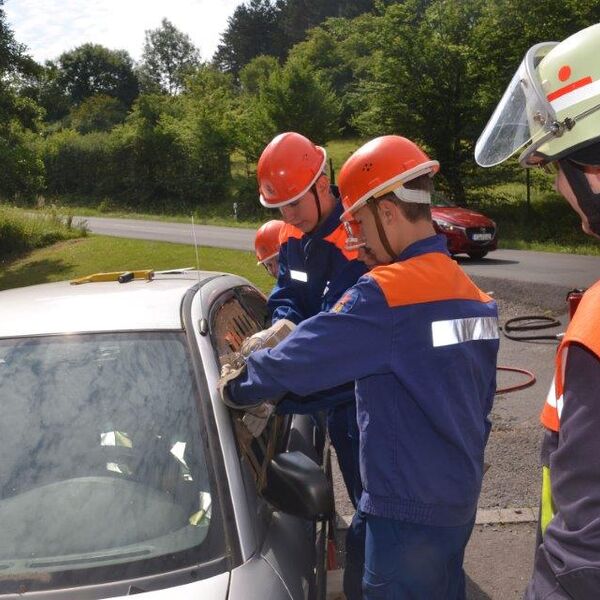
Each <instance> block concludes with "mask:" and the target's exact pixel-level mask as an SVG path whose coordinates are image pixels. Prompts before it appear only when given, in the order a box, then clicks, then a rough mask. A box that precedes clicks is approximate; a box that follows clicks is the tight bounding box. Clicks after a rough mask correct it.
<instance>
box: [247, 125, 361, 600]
mask: <svg viewBox="0 0 600 600" xmlns="http://www.w3.org/2000/svg"><path fill="white" fill-rule="evenodd" d="M326 162H327V155H326V152H325V150H324V149H323V148H321V147H319V146H316V145H315V144H313V143H312V142H311V141H310V140H309V139H307V138H306V137H304V136H302V135H300V134H298V133H294V132H287V133H282V134H280V135H278V136H276V137H275V138H274V139H273V140H272V141H271V142H270V143H269V144H268V145H267V147H266V148H265V149H264V151H263V153H262V155H261V157H260V159H259V161H258V167H257V178H258V185H259V191H260V202H261V204H262V205H263V206H265V207H268V208H278V209H279V211H280V213H281V217H282V219H283V221H284V222H285V225H284V226H283V227H282V228H281V230H280V232H279V243H280V248H279V256H278V257H279V272H278V276H277V283H276V285H275V287H274V288H273V291H272V292H271V294H270V296H269V300H268V305H269V309H270V311H271V314H272V320H273V323H276V322H277V321H280V320H282V319H286V320H288V321H291V322H293V323H295V324H298V323H301V322H302V321H304V320H305V319H308V318H309V317H312V316H314V315H316V314H318V313H319V312H320V311H324V310H325V311H326V310H329V309H330V308H331V307H332V306H333V305H334V304H335V303H336V302H337V300H339V298H340V296H341V295H342V294H343V293H344V292H345V291H346V290H347V289H348V288H349V287H351V286H352V285H354V284H355V283H356V281H357V280H358V279H359V277H361V276H362V275H363V274H364V273H365V272H366V267H365V266H364V264H363V263H362V262H360V261H359V260H358V256H357V252H356V250H349V249H348V248H347V247H346V246H347V235H346V231H345V229H344V227H343V226H342V224H341V223H340V215H341V214H342V205H341V202H340V200H339V197H338V194H337V189H336V188H334V187H332V186H330V185H329V179H328V178H327V176H326V175H325V166H326ZM340 383H342V384H343V383H346V385H345V386H341V387H340V388H338V389H336V390H335V393H334V392H333V391H331V392H330V393H325V394H322V395H321V396H320V397H318V398H316V397H313V398H311V399H310V400H311V402H297V401H294V400H292V399H291V398H290V397H288V398H287V399H286V400H285V401H284V402H282V403H281V405H280V406H279V408H278V410H279V412H285V413H292V412H295V413H306V412H312V413H314V412H317V411H319V410H323V409H326V410H327V429H328V432H329V437H330V439H331V442H332V444H333V447H334V448H335V451H336V455H337V459H338V464H339V466H340V470H341V472H342V476H343V478H344V483H345V484H346V489H347V490H348V495H349V497H350V500H351V501H352V504H353V505H354V507H355V508H356V506H357V503H358V501H359V499H360V496H361V493H362V486H361V481H360V471H359V457H358V427H357V424H356V399H355V396H354V382H353V378H352V377H350V378H349V379H348V380H346V382H340ZM346 546H347V548H348V553H347V556H348V562H349V564H350V565H351V566H352V568H351V569H350V570H349V575H351V574H356V573H358V577H354V578H353V579H352V578H349V579H348V580H347V581H346V582H345V585H344V587H345V592H346V596H347V598H348V599H349V600H360V598H361V597H362V594H361V590H360V573H361V572H362V562H363V552H364V536H363V535H362V534H361V530H360V522H359V521H358V520H356V521H355V522H354V524H353V525H352V527H351V528H350V530H349V532H348V535H347V539H346Z"/></svg>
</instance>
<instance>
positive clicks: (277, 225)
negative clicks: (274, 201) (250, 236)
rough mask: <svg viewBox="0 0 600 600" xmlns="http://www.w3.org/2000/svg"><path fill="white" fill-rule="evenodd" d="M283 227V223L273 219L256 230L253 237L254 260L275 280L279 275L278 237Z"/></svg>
mask: <svg viewBox="0 0 600 600" xmlns="http://www.w3.org/2000/svg"><path fill="white" fill-rule="evenodd" d="M283 227H285V223H284V222H283V221H277V220H275V219H273V220H271V221H267V222H266V223H264V224H263V225H261V226H260V227H259V228H258V231H257V232H256V236H255V237H254V251H255V252H256V260H257V261H258V264H259V265H262V266H263V267H264V268H265V269H266V270H267V273H268V274H269V275H271V277H274V278H275V279H277V274H278V273H279V246H280V244H279V235H280V233H281V230H282V228H283Z"/></svg>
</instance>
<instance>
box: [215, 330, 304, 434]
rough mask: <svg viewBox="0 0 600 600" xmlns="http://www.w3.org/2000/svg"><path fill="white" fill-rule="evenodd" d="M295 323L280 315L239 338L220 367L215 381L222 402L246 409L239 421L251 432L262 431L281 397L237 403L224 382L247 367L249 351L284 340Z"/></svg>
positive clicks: (236, 375) (275, 344)
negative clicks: (235, 349) (272, 323)
mask: <svg viewBox="0 0 600 600" xmlns="http://www.w3.org/2000/svg"><path fill="white" fill-rule="evenodd" d="M295 327H296V325H295V324H294V323H292V322H291V321H288V320H287V319H281V320H280V321H277V323H275V324H274V325H271V327H269V328H268V329H264V330H262V331H259V332H258V333H255V334H254V335H251V336H250V337H249V338H247V339H246V340H244V341H243V342H242V345H241V346H240V351H239V352H234V353H233V354H232V355H231V356H230V357H228V360H227V362H225V363H223V366H222V367H221V378H220V379H219V382H218V384H217V388H218V390H219V394H220V396H221V399H222V400H223V403H224V404H225V405H226V406H229V407H230V408H234V409H236V410H243V411H245V413H246V414H245V415H244V416H243V418H242V423H243V424H244V425H245V427H246V429H248V431H249V432H250V433H251V434H252V435H253V436H254V437H258V436H260V434H261V433H262V432H263V431H264V429H265V427H266V426H267V423H268V421H269V418H270V417H271V414H272V413H273V412H274V410H275V404H277V402H278V401H279V400H280V399H281V398H273V399H270V400H267V401H261V402H259V403H258V404H254V405H252V406H248V405H240V404H236V403H235V402H234V401H233V400H232V399H231V398H230V397H229V393H228V390H227V386H228V384H229V382H230V381H232V380H234V379H236V378H238V377H239V376H240V375H241V374H242V373H243V372H244V370H245V368H246V359H247V358H248V356H250V354H252V353H253V352H256V351H257V350H262V349H263V348H274V347H275V346H277V344H279V342H281V341H282V340H284V339H285V338H286V337H287V336H288V335H289V334H290V333H291V332H292V331H293V330H294V328H295Z"/></svg>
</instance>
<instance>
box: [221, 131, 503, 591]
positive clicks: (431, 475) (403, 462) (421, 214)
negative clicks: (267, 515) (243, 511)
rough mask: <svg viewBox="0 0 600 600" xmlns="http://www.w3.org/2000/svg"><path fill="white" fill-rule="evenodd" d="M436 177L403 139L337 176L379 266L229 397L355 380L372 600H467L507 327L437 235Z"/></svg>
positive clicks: (261, 360)
mask: <svg viewBox="0 0 600 600" xmlns="http://www.w3.org/2000/svg"><path fill="white" fill-rule="evenodd" d="M438 168H439V165H438V163H437V162H436V161H432V160H429V158H428V157H427V156H426V155H425V154H424V153H423V152H422V151H421V150H420V149H419V148H418V147H417V146H416V145H415V144H413V143H412V142H411V141H409V140H407V139H405V138H402V137H399V136H384V137H382V138H377V139H375V140H372V141H371V142H369V143H368V144H365V145H364V146H363V147H362V148H360V149H359V150H357V152H356V153H355V154H354V155H352V156H351V157H350V159H349V160H348V161H347V162H346V163H345V165H344V166H343V168H342V170H341V172H340V178H339V183H340V191H341V195H342V202H343V205H344V208H345V209H346V210H345V212H344V214H343V215H342V219H343V221H344V222H345V224H346V226H347V228H348V232H349V235H350V236H351V238H354V240H353V241H354V243H355V245H358V244H361V243H362V244H363V252H364V253H365V254H366V255H369V256H371V257H372V261H371V262H372V263H373V264H375V263H377V264H378V265H379V266H376V267H374V268H373V269H372V270H371V271H370V272H369V273H368V274H367V275H365V276H364V277H362V278H361V279H360V280H359V281H358V283H357V284H356V285H354V286H353V287H352V288H350V289H349V290H348V291H347V292H345V293H344V294H343V295H342V297H341V298H340V300H339V301H338V302H337V303H336V304H335V305H334V306H333V308H332V309H331V310H330V311H329V312H323V313H320V314H318V315H316V316H315V317H312V318H310V319H308V320H306V321H303V322H302V323H301V324H300V325H299V326H298V327H297V328H296V329H295V330H294V331H293V332H292V334H290V335H289V336H288V337H287V338H286V339H284V340H283V341H282V342H281V343H280V344H278V345H277V346H276V347H275V348H272V349H269V350H266V349H265V350H260V351H258V352H256V353H254V354H251V355H250V356H249V357H248V359H247V362H246V365H245V369H242V370H241V372H240V373H239V375H238V377H237V378H235V379H232V380H230V381H229V384H228V385H227V386H225V387H224V388H222V393H223V397H224V400H225V401H226V402H227V403H233V404H234V405H238V406H239V405H246V406H250V405H253V404H256V403H257V402H258V401H261V400H263V399H265V398H275V397H278V396H281V394H282V393H285V392H287V391H291V392H294V393H296V394H299V395H304V396H306V395H308V394H312V393H314V392H316V391H318V390H320V389H323V388H330V387H333V386H336V385H339V384H340V383H342V382H344V381H347V380H348V379H351V378H354V379H355V380H356V398H357V410H358V426H359V430H360V469H361V476H362V483H363V488H364V490H363V494H362V497H361V500H360V503H359V508H360V509H361V510H362V511H364V513H365V514H366V557H365V572H364V578H363V591H364V597H365V598H366V599H368V600H372V599H375V598H387V599H390V600H391V599H396V598H422V599H424V600H425V599H427V600H430V599H432V598H435V599H436V600H437V599H440V600H441V599H445V598H447V599H448V600H456V599H457V598H464V597H465V582H464V573H463V570H462V562H463V555H464V549H465V546H466V544H467V541H468V539H469V536H470V533H471V530H472V528H473V524H474V520H475V513H476V509H477V499H478V496H479V492H480V489H481V481H482V476H483V453H484V448H485V444H486V442H487V438H488V435H489V431H490V422H489V420H488V414H489V412H490V410H491V406H492V400H493V397H494V393H495V389H496V357H497V352H498V344H499V341H498V318H497V307H496V304H495V302H494V300H493V299H492V298H490V297H489V296H487V295H486V294H484V293H483V292H482V291H481V290H479V289H478V288H477V287H476V286H475V285H474V284H473V282H472V281H471V280H470V279H469V278H468V277H467V276H466V275H465V273H464V272H463V271H462V270H461V269H460V267H458V265H457V264H456V263H455V262H454V261H453V260H452V259H451V258H450V256H449V254H448V251H447V247H446V242H445V239H444V238H443V237H442V236H436V235H435V232H434V229H433V226H432V223H431V213H430V206H429V204H430V195H431V182H430V179H431V177H432V176H433V175H434V174H435V173H436V172H437V170H438ZM384 263H387V264H384Z"/></svg>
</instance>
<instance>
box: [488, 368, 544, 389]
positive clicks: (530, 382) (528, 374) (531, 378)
mask: <svg viewBox="0 0 600 600" xmlns="http://www.w3.org/2000/svg"><path fill="white" fill-rule="evenodd" d="M496 370H497V371H509V372H511V373H521V374H522V375H525V376H526V377H528V378H529V379H527V381H525V382H524V383H518V384H517V385H510V386H508V387H505V388H500V389H499V390H498V389H497V390H496V395H498V394H509V393H510V392H516V391H517V390H524V389H525V388H528V387H529V386H532V385H533V384H534V383H535V375H534V374H533V373H532V372H531V371H528V370H527V369H519V368H518V367H496Z"/></svg>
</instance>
